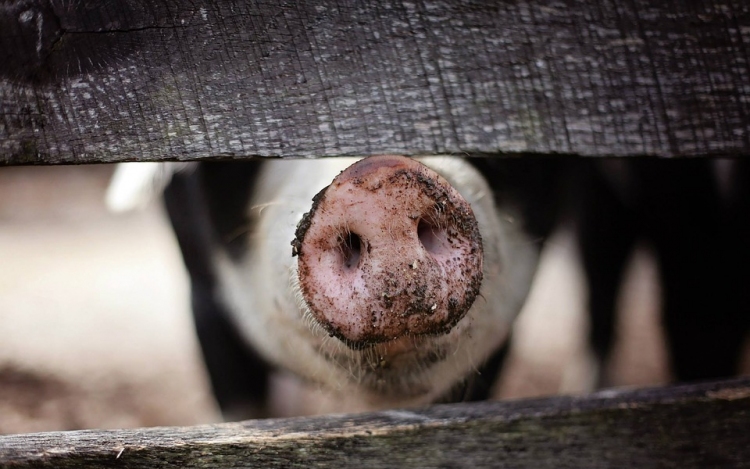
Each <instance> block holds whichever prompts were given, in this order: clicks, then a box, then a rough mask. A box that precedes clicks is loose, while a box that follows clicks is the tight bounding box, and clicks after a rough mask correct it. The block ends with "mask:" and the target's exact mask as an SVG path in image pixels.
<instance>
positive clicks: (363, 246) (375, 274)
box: [292, 156, 482, 349]
mask: <svg viewBox="0 0 750 469" xmlns="http://www.w3.org/2000/svg"><path fill="white" fill-rule="evenodd" d="M292 245H293V247H294V250H293V252H294V254H296V255H298V256H299V261H298V272H299V282H300V287H301V289H302V294H303V296H304V299H305V302H306V303H307V305H308V307H309V308H310V311H311V312H312V314H313V316H314V317H315V319H316V320H317V321H318V323H319V324H320V325H322V326H323V327H324V328H325V329H326V330H327V331H328V332H329V333H330V334H331V335H333V336H335V337H337V338H339V339H341V340H342V341H344V342H345V343H346V344H347V345H348V346H350V347H352V348H355V349H356V348H362V347H365V346H367V345H370V344H375V343H382V342H387V341H391V340H394V339H398V338H401V337H405V336H421V335H437V334H445V333H447V332H449V331H450V330H451V329H452V328H453V326H455V324H456V323H457V322H458V321H459V320H460V319H461V318H463V317H464V315H465V314H466V312H467V311H468V310H469V308H470V307H471V305H472V304H473V302H474V300H475V298H476V297H477V295H478V293H479V287H480V285H481V283H482V239H481V236H480V234H479V228H478V226H477V221H476V218H475V217H474V214H473V212H472V210H471V207H470V206H469V204H468V203H467V202H466V201H465V200H464V199H463V197H461V195H460V194H459V193H458V192H457V191H456V190H455V189H454V188H453V187H452V186H451V185H450V184H449V183H448V182H447V181H446V180H445V179H443V177H441V176H440V175H438V174H437V173H436V172H434V171H433V170H431V169H429V168H427V167H426V166H424V165H422V164H421V163H419V162H417V161H415V160H412V159H409V158H406V157H402V156H377V157H370V158H366V159H364V160H360V161H358V162H357V163H355V164H353V165H352V166H350V167H349V168H347V169H346V170H345V171H343V172H342V173H341V174H339V175H338V176H337V177H336V178H335V179H334V180H333V182H332V183H331V185H330V186H328V187H327V188H325V189H324V190H323V191H321V192H320V193H319V194H318V195H316V196H315V198H314V199H313V206H312V209H311V210H310V212H308V213H307V214H305V216H304V217H303V219H302V221H301V222H300V224H299V225H298V227H297V232H296V238H295V240H294V241H293V242H292Z"/></svg>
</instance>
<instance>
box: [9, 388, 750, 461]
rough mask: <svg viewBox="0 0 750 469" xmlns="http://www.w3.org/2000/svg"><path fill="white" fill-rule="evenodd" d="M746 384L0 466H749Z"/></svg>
mask: <svg viewBox="0 0 750 469" xmlns="http://www.w3.org/2000/svg"><path fill="white" fill-rule="evenodd" d="M748 422H750V379H749V378H745V379H739V380H733V381H726V382H723V383H703V384H697V385H686V386H685V385H684V386H680V387H671V388H669V387H668V388H658V389H647V390H638V391H623V390H621V391H605V392H602V393H599V394H594V395H592V396H588V397H578V398H571V397H554V398H549V399H536V400H523V401H510V402H484V403H475V404H453V405H442V406H433V407H431V408H427V409H423V410H401V411H387V412H378V413H368V414H359V415H338V416H325V417H312V418H297V419H280V420H259V421H247V422H243V423H229V424H219V425H212V426H199V427H184V428H176V427H175V428H168V427H162V428H150V429H141V430H110V431H76V432H56V433H37V434H28V435H12V436H0V467H4V468H10V467H14V468H31V467H56V468H66V467H76V468H99V467H128V468H171V467H175V468H176V467H180V468H201V467H212V468H230V467H231V468H237V467H304V468H307V467H331V468H349V467H351V468H361V467H374V468H381V467H382V468H393V467H420V468H431V467H475V468H484V467H517V468H523V467H528V468H545V467H550V468H552V467H554V468H561V467H570V468H601V467H638V468H648V467H673V466H674V467H677V466H679V467H680V468H692V467H696V468H704V467H717V468H718V467H743V466H744V467H746V464H747V462H748V461H750V445H748V433H747V431H748V428H749V427H748Z"/></svg>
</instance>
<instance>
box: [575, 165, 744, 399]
mask: <svg viewBox="0 0 750 469" xmlns="http://www.w3.org/2000/svg"><path fill="white" fill-rule="evenodd" d="M575 173H576V176H575V177H576V179H577V181H578V182H577V183H576V184H575V185H574V186H575V187H576V189H577V193H576V195H575V196H574V197H572V200H574V201H575V202H574V203H573V206H574V208H573V210H572V211H571V213H573V214H574V215H573V219H574V224H575V226H576V232H577V240H578V248H579V251H580V254H581V260H582V266H583V270H584V273H585V279H586V283H587V285H588V290H589V294H588V311H589V316H590V320H591V327H590V332H589V342H590V345H591V350H592V352H593V363H594V366H593V368H594V370H595V376H594V377H593V381H594V385H595V387H602V386H608V385H610V384H611V383H612V377H611V376H609V375H608V373H607V363H608V362H609V359H610V358H611V353H612V349H613V344H614V341H615V322H616V315H615V310H616V307H615V306H616V301H617V296H618V292H619V286H620V283H621V280H622V276H623V271H624V269H625V266H626V263H627V261H628V259H629V256H630V254H631V252H632V250H633V248H634V246H635V245H636V243H639V242H643V243H646V245H647V246H648V247H649V249H650V251H651V252H652V253H653V255H654V258H655V260H656V262H657V265H658V269H659V283H660V285H661V292H662V293H661V297H662V324H663V330H664V333H665V336H666V342H667V347H666V350H667V352H668V355H669V369H670V371H671V373H672V374H673V378H674V379H675V380H676V381H695V380H706V379H716V378H722V377H728V376H733V375H735V374H737V372H738V371H739V366H740V360H741V357H742V350H743V346H744V344H745V342H746V340H747V337H748V331H750V289H749V288H748V287H749V286H750V269H748V266H750V243H749V242H748V240H750V218H749V217H750V184H749V183H750V165H749V164H748V162H746V161H744V160H740V159H736V160H733V159H680V160H665V159H637V158H636V159H617V160H616V159H608V160H584V161H580V162H578V164H577V169H576V171H575Z"/></svg>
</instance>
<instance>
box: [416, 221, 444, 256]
mask: <svg viewBox="0 0 750 469" xmlns="http://www.w3.org/2000/svg"><path fill="white" fill-rule="evenodd" d="M417 237H418V238H419V242H420V243H422V246H424V248H425V250H426V251H427V252H429V253H430V254H432V255H441V254H444V253H445V251H446V250H448V249H449V247H448V239H447V233H446V231H445V229H443V228H440V226H438V225H436V224H433V223H430V222H428V221H427V220H424V219H422V220H419V223H418V224H417Z"/></svg>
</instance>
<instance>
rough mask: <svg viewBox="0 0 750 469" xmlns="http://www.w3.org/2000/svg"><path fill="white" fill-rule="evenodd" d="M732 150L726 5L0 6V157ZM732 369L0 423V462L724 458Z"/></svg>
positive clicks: (731, 28) (738, 12) (745, 61)
mask: <svg viewBox="0 0 750 469" xmlns="http://www.w3.org/2000/svg"><path fill="white" fill-rule="evenodd" d="M377 153H399V154H406V155H416V154H434V153H454V154H455V153H457V154H466V155H475V154H500V155H516V156H517V155H524V156H528V155H570V156H662V157H664V156H668V157H692V156H704V157H711V156H743V155H747V154H750V2H747V1H746V0H694V1H689V2H688V1H676V0H674V1H670V0H667V1H664V0H630V1H627V2H616V1H614V0H539V1H534V0H517V1H505V0H503V1H489V0H465V1H457V0H414V1H412V0H393V1H383V2H341V1H332V0H319V1H309V2H306V1H296V2H285V1H278V0H272V1H269V0H257V1H240V0H235V1H233V0H213V1H210V2H209V1H205V0H156V1H152V0H120V1H118V2H107V1H102V2H90V1H84V0H69V1H68V0H66V1H51V0H10V1H6V2H3V3H2V4H0V165H20V164H59V163H64V164H70V163H96V162H114V161H128V160H139V161H158V160H174V159H177V160H195V159H202V158H237V159H240V158H249V157H257V156H282V157H308V156H337V155H366V154H377ZM748 465H750V381H748V380H747V379H741V380H734V381H727V382H724V383H713V384H697V385H690V386H682V387H673V388H662V389H652V390H639V391H605V392H603V393H599V394H595V395H592V396H587V397H580V398H570V397H556V398H550V399H542V400H526V401H515V402H505V403H498V402H486V403H479V404H459V405H446V406H436V407H432V408H429V409H423V410H400V411H395V410H394V411H388V412H380V413H371V414H363V415H349V416H326V417H315V418H303V419H289V420H268V421H255V422H244V423H236V424H223V425H214V426H202V427H191V428H153V429H143V430H110V431H79V432H56V433H42V434H31V435H12V436H4V437H0V466H1V467H128V468H146V467H217V468H228V467H257V466H271V467H534V468H541V467H576V468H585V467H592V468H593V467H672V466H676V467H742V466H748Z"/></svg>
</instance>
